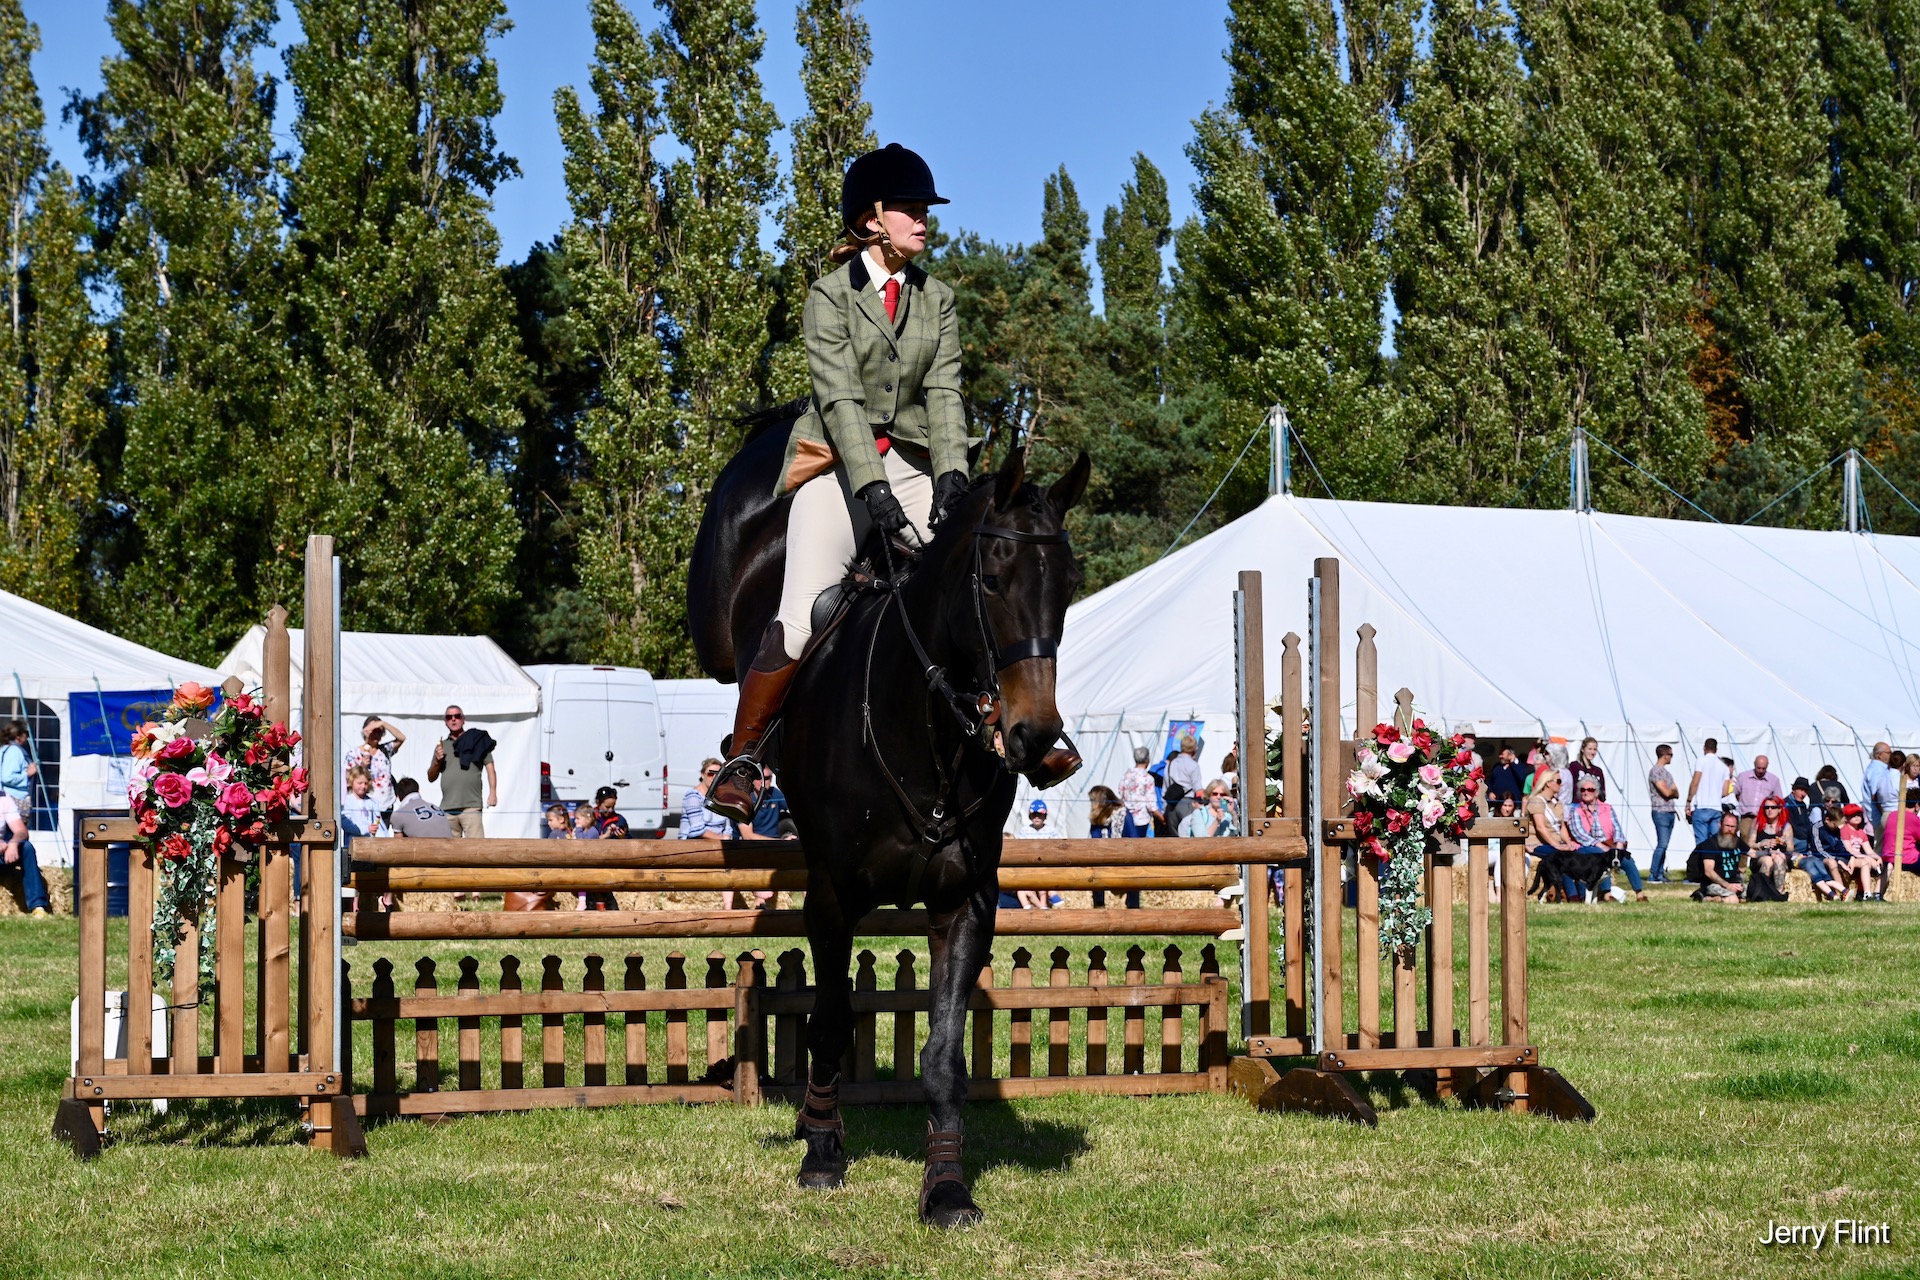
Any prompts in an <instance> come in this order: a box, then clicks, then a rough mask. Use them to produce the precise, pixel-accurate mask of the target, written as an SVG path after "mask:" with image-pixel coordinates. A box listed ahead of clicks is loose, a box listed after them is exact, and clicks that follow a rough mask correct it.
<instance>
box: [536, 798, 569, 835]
mask: <svg viewBox="0 0 1920 1280" xmlns="http://www.w3.org/2000/svg"><path fill="white" fill-rule="evenodd" d="M572 834H573V823H572V822H571V821H569V820H568V818H567V806H565V805H563V804H550V805H548V806H547V825H546V826H545V827H544V828H542V829H541V832H540V838H541V839H542V840H565V839H566V838H567V837H568V836H570V835H572Z"/></svg>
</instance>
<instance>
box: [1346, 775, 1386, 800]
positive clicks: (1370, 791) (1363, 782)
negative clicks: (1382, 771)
mask: <svg viewBox="0 0 1920 1280" xmlns="http://www.w3.org/2000/svg"><path fill="white" fill-rule="evenodd" d="M1347 794H1348V795H1350V796H1352V797H1353V798H1354V799H1356V800H1358V799H1359V798H1360V797H1362V796H1379V795H1381V794H1382V793H1381V791H1380V785H1379V784H1378V783H1376V782H1375V781H1374V780H1373V779H1372V778H1371V777H1369V776H1367V772H1366V770H1364V769H1355V770H1354V771H1353V772H1352V773H1350V774H1348V775H1347Z"/></svg>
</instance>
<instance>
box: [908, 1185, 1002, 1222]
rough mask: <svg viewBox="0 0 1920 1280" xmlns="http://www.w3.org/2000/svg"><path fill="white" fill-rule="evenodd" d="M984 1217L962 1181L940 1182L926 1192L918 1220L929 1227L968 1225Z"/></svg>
mask: <svg viewBox="0 0 1920 1280" xmlns="http://www.w3.org/2000/svg"><path fill="white" fill-rule="evenodd" d="M984 1217H986V1214H984V1213H983V1212H981V1210H980V1206H979V1205H977V1204H975V1203H974V1202H973V1195H972V1193H971V1192H969V1191H968V1190H967V1188H966V1185H965V1184H964V1183H959V1182H941V1183H936V1184H935V1185H934V1187H933V1188H932V1189H931V1190H930V1191H928V1192H927V1195H926V1199H925V1201H924V1202H923V1203H922V1204H921V1206H920V1221H922V1222H924V1223H926V1224H927V1225H928V1226H930V1227H942V1228H946V1227H970V1226H972V1225H973V1224H974V1223H976V1222H978V1221H980V1219H982V1218H984Z"/></svg>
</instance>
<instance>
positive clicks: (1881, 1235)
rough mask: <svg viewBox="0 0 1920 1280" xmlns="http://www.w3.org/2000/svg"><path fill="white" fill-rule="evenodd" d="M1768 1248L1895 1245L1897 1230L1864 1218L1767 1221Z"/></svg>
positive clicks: (1764, 1237) (1766, 1236)
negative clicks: (1818, 1220)
mask: <svg viewBox="0 0 1920 1280" xmlns="http://www.w3.org/2000/svg"><path fill="white" fill-rule="evenodd" d="M1760 1243H1761V1244H1765V1245H1788V1246H1795V1247H1799V1248H1802V1249H1816V1250H1817V1249H1839V1248H1845V1247H1847V1246H1848V1245H1876V1244H1892V1243H1893V1227H1892V1226H1891V1224H1889V1223H1885V1222H1867V1221H1865V1220H1863V1219H1860V1218H1835V1219H1834V1220H1833V1221H1831V1222H1811V1223H1805V1224H1801V1223H1789V1222H1776V1221H1774V1220H1773V1219H1771V1218H1769V1219H1768V1220H1767V1233H1766V1234H1765V1235H1763V1236H1761V1237H1760Z"/></svg>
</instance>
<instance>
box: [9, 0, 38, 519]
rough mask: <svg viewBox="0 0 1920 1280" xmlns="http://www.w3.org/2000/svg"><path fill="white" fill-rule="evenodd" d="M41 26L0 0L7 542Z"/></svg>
mask: <svg viewBox="0 0 1920 1280" xmlns="http://www.w3.org/2000/svg"><path fill="white" fill-rule="evenodd" d="M39 49H40V29H39V28H38V27H36V26H34V25H33V24H32V23H30V22H28V21H27V19H26V15H25V14H24V13H23V12H21V9H20V4H19V0H0V199H4V200H5V201H6V205H7V212H6V225H5V226H4V227H0V235H3V236H5V238H6V244H5V258H6V276H5V278H4V280H0V293H4V295H5V305H6V326H5V328H4V330H0V520H3V521H4V523H5V526H6V531H7V538H8V541H9V542H11V541H12V540H13V539H14V538H15V537H16V536H17V535H18V531H19V527H20V498H21V487H20V465H19V458H18V454H19V450H20V447H21V445H22V444H23V443H24V441H25V437H26V433H27V426H28V421H29V419H30V417H31V414H32V397H33V393H32V390H31V373H30V359H29V356H28V345H29V338H28V334H27V323H28V319H27V307H28V300H27V288H26V274H27V257H28V253H27V238H28V221H29V219H30V218H31V217H32V214H33V201H34V197H35V195H36V194H37V193H38V192H39V189H40V183H41V181H42V180H43V179H44V178H45V176H46V167H47V140H46V123H47V118H46V113H45V111H43V110H42V108H41V106H40V91H39V89H38V87H37V86H36V85H35V84H34V82H33V65H32V59H33V55H34V54H35V53H37V52H38V51H39Z"/></svg>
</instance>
